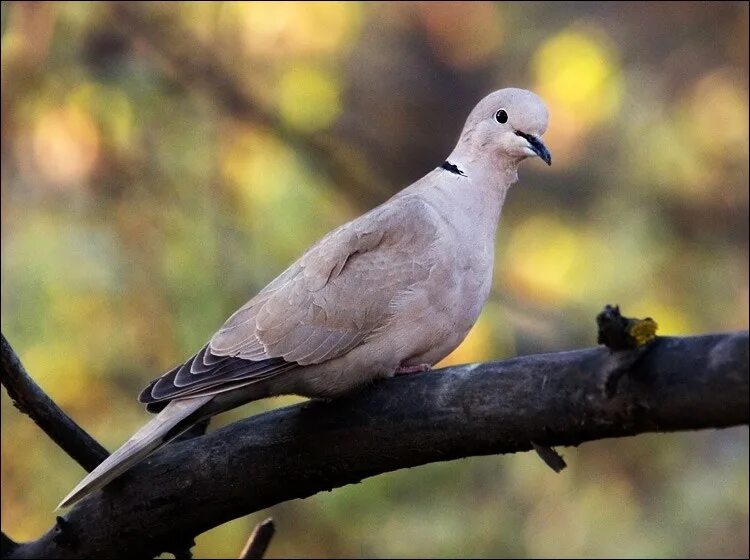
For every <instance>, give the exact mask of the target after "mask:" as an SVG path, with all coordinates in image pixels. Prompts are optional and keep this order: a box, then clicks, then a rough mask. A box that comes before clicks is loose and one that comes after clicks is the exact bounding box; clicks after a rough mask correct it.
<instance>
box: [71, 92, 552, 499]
mask: <svg viewBox="0 0 750 560" xmlns="http://www.w3.org/2000/svg"><path fill="white" fill-rule="evenodd" d="M501 110H502V111H503V113H501V112H500V111H501ZM546 128H547V110H546V108H545V106H544V104H543V103H542V101H541V100H540V99H539V98H538V97H537V96H536V95H534V94H533V93H531V92H529V91H525V90H520V89H513V88H510V89H503V90H499V91H496V92H494V93H492V94H490V95H488V96H487V97H485V98H484V99H483V100H481V101H480V102H479V104H478V105H477V106H476V107H475V108H474V110H473V111H472V112H471V114H470V115H469V117H468V119H467V121H466V125H465V127H464V130H463V132H462V133H461V136H460V139H459V141H458V143H457V145H456V148H455V149H454V150H453V152H452V153H451V155H450V156H449V157H448V160H447V163H446V165H445V166H443V167H438V168H436V169H434V170H433V171H431V172H430V173H428V174H427V175H426V176H424V177H423V178H422V179H420V180H418V181H417V182H415V183H414V184H412V185H411V186H409V187H407V188H405V189H404V190H402V191H401V192H399V193H398V194H396V195H395V196H393V197H392V198H390V199H389V200H388V201H386V202H385V203H383V204H381V205H380V206H378V207H376V208H374V209H373V210H370V211H369V212H367V213H366V214H363V215H362V216H360V217H359V218H356V219H355V220H352V221H351V222H349V223H347V224H344V225H342V226H341V227H339V228H337V229H335V230H333V231H332V232H330V233H329V234H328V235H326V236H325V237H323V238H322V239H321V240H320V241H318V242H317V243H315V244H314V245H313V246H312V247H311V248H310V249H308V250H307V251H306V252H305V253H304V254H303V255H302V257H300V259H299V260H297V261H296V262H295V263H294V264H292V265H291V266H290V267H289V268H288V269H286V270H285V271H284V272H282V273H281V274H280V275H279V276H278V277H277V278H276V279H275V280H273V281H272V282H271V283H270V284H268V286H266V287H265V288H264V289H263V290H261V292H260V293H258V295H256V296H255V297H254V298H252V299H251V300H250V301H249V302H247V303H246V304H245V305H243V306H242V307H241V308H240V309H239V310H238V311H236V312H235V313H234V314H233V315H232V316H231V317H230V318H229V319H228V320H227V321H226V322H225V323H224V325H223V326H222V327H221V328H220V329H219V330H218V332H216V334H214V335H213V337H212V338H211V340H210V341H209V342H208V343H207V344H206V345H205V346H204V347H203V348H202V349H201V350H200V351H199V352H198V353H197V354H196V355H195V356H193V357H192V358H190V359H189V360H188V361H186V362H185V363H184V364H182V365H180V366H178V367H176V368H174V369H172V370H171V371H169V372H167V373H165V374H164V375H163V376H161V377H160V378H158V379H156V380H154V381H153V382H152V383H151V384H149V386H148V387H146V388H145V389H144V390H143V392H142V393H141V395H140V397H139V400H140V401H141V402H143V403H146V405H147V407H148V408H149V410H152V411H158V410H161V412H159V414H158V415H157V416H156V417H155V418H154V419H152V420H151V421H150V422H149V423H148V424H147V425H146V426H144V427H143V428H142V429H141V430H139V431H138V432H137V433H136V434H135V435H134V436H133V437H132V438H131V439H130V440H129V441H128V442H127V443H125V444H124V445H123V446H122V447H121V448H120V449H118V450H117V451H116V452H115V453H113V455H112V456H110V457H109V458H108V459H107V460H106V461H105V462H104V463H102V464H101V465H100V466H99V467H97V468H96V469H95V470H94V471H93V472H91V473H90V474H89V475H88V476H86V478H84V479H83V480H82V481H81V483H80V484H79V485H78V486H76V488H75V489H74V490H73V491H72V492H71V493H70V494H69V495H68V496H67V497H66V498H65V499H64V500H63V501H62V502H61V503H60V506H58V507H65V506H68V505H71V504H72V503H74V502H75V501H77V500H79V499H80V498H81V497H83V496H85V495H86V494H88V493H90V492H92V491H94V490H96V489H98V488H101V487H102V486H104V485H105V484H107V483H108V482H109V481H110V480H112V479H113V478H115V477H117V476H119V475H120V474H122V473H123V472H124V471H126V470H127V469H129V468H130V467H131V466H133V465H134V464H136V463H137V462H138V461H140V460H142V459H143V458H144V457H145V456H147V455H148V454H149V453H150V452H152V451H153V450H154V449H156V448H158V447H159V446H160V445H162V444H164V443H165V442H167V441H169V439H171V438H173V437H175V436H176V435H178V434H179V433H180V432H181V431H184V430H185V429H187V428H188V427H190V426H191V425H192V424H194V423H195V422H197V421H199V420H201V419H203V418H206V417H208V416H211V415H213V414H217V413H218V412H221V411H223V410H227V409H228V408H232V407H234V406H238V405H239V404H242V403H244V402H248V401H250V400H255V399H258V398H263V397H266V396H270V395H279V394H298V395H303V396H308V397H336V396H338V395H341V394H344V393H347V392H349V391H352V390H354V389H356V388H357V387H360V386H362V385H364V384H366V383H369V382H371V381H373V380H375V379H378V378H384V377H390V376H392V375H394V374H395V373H396V372H397V371H398V370H400V369H402V370H405V371H409V370H410V369H414V368H418V367H420V366H431V365H433V364H435V363H436V362H438V361H439V360H441V359H442V358H443V357H445V356H447V355H448V354H449V353H450V352H451V351H452V350H454V349H455V348H456V347H457V346H458V345H459V344H460V343H461V341H462V340H463V339H464V337H465V336H466V334H467V333H468V332H469V330H470V329H471V327H472V326H473V324H474V322H475V321H476V319H477V317H478V316H479V313H480V311H481V309H482V306H483V305H484V302H485V300H486V299H487V296H488V294H489V291H490V286H491V283H492V269H493V261H494V253H495V251H494V240H495V232H496V229H497V224H498V220H499V217H500V212H501V209H502V206H503V202H504V200H505V195H506V193H507V191H508V188H509V187H510V185H511V184H512V183H513V182H515V181H516V180H517V174H516V170H517V167H518V164H519V163H520V162H521V161H522V160H523V159H526V158H528V157H533V156H539V157H541V158H542V159H543V160H544V161H546V162H547V163H550V155H549V152H548V151H547V149H546V148H545V147H544V144H542V142H541V140H540V136H541V135H542V134H543V133H544V132H545V130H546Z"/></svg>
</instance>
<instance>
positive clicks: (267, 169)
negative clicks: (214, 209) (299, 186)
mask: <svg viewBox="0 0 750 560" xmlns="http://www.w3.org/2000/svg"><path fill="white" fill-rule="evenodd" d="M225 142H226V144H225V146H224V148H223V150H222V154H221V168H222V171H223V173H224V176H225V177H227V179H228V180H229V181H230V182H231V183H232V185H233V186H234V188H235V193H236V194H237V197H238V201H239V202H240V203H241V205H242V206H243V207H244V210H245V211H246V212H248V213H250V214H251V217H252V219H249V220H243V221H246V222H247V224H248V226H250V227H253V228H255V229H261V228H262V227H263V225H264V224H265V223H266V221H265V220H266V218H270V217H269V215H268V212H267V209H268V208H269V206H271V205H272V204H273V202H274V201H275V200H276V199H278V198H279V197H280V196H281V195H282V191H283V189H284V185H285V184H286V183H287V182H288V181H287V179H288V178H289V176H290V173H292V172H294V171H293V170H294V169H295V166H296V163H295V158H294V153H293V152H292V151H291V150H290V149H289V148H288V147H287V146H285V145H284V144H283V143H281V142H280V141H279V140H278V139H277V138H276V137H275V136H273V135H272V134H270V133H268V132H265V131H262V130H259V129H254V128H249V127H239V128H237V129H236V130H232V131H228V133H227V134H226V137H225Z"/></svg>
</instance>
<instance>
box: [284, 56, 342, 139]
mask: <svg viewBox="0 0 750 560" xmlns="http://www.w3.org/2000/svg"><path fill="white" fill-rule="evenodd" d="M278 104H279V113H280V115H281V118H282V119H283V120H284V122H286V123H287V124H288V125H289V126H291V127H293V128H296V129H298V130H301V131H304V132H313V131H316V130H320V129H324V128H327V127H328V126H330V125H331V124H332V123H333V122H334V121H335V120H336V118H337V117H338V116H339V114H340V113H341V101H340V99H339V80H338V79H337V78H336V77H335V76H334V75H332V74H330V73H328V72H324V71H322V70H319V69H316V68H312V67H295V68H292V69H290V70H287V71H286V72H285V73H284V75H283V76H282V77H281V82H280V84H279V92H278Z"/></svg>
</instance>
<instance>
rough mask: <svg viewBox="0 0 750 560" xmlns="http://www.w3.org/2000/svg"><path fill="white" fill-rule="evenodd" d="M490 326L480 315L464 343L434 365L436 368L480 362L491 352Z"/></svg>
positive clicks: (484, 316)
mask: <svg viewBox="0 0 750 560" xmlns="http://www.w3.org/2000/svg"><path fill="white" fill-rule="evenodd" d="M491 334H492V331H491V325H490V323H489V320H488V318H487V316H486V315H482V316H481V317H480V318H479V319H478V320H477V322H476V324H475V325H474V326H473V327H472V329H471V330H470V331H469V334H467V335H466V338H465V339H464V341H463V342H462V343H461V344H459V346H458V348H456V349H455V350H454V351H453V352H451V353H450V354H449V355H448V356H446V357H445V358H443V359H442V360H441V361H440V362H438V363H437V365H435V367H436V368H441V367H448V366H454V365H460V364H471V363H474V362H481V361H483V360H485V359H486V358H487V357H488V356H490V354H491V352H492V337H491Z"/></svg>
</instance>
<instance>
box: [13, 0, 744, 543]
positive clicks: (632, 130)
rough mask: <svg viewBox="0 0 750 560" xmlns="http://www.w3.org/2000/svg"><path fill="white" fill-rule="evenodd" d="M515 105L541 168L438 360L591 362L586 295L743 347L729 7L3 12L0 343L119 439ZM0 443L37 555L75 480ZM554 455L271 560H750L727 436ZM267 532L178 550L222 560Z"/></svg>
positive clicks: (424, 473) (226, 536) (345, 525)
mask: <svg viewBox="0 0 750 560" xmlns="http://www.w3.org/2000/svg"><path fill="white" fill-rule="evenodd" d="M507 85H514V86H520V87H527V88H529V89H532V90H534V91H536V92H538V93H539V94H540V95H541V96H542V97H543V98H544V99H545V101H546V102H547V103H548V106H549V109H550V113H551V122H550V128H549V131H548V133H547V135H546V136H545V141H546V142H547V144H548V146H549V147H550V149H551V151H552V153H553V157H554V165H553V167H552V168H551V169H547V168H546V167H545V166H543V165H541V164H539V162H529V163H527V164H525V165H524V167H523V169H522V170H521V180H520V182H519V184H518V185H516V186H515V187H514V188H513V190H512V191H511V193H510V196H509V199H508V202H507V204H506V208H505V210H504V215H503V220H502V223H501V228H500V233H499V239H498V244H497V263H496V273H495V286H494V290H493V293H492V295H491V298H490V301H489V302H488V304H487V306H486V308H485V311H484V312H483V314H482V316H481V318H480V320H479V322H478V323H477V325H476V326H475V328H474V330H473V331H472V332H471V333H470V335H469V337H468V338H467V340H466V341H465V342H464V344H463V345H462V346H461V347H460V348H459V349H457V350H456V352H455V353H454V354H453V355H452V356H450V357H449V358H448V359H447V360H446V362H445V363H462V362H469V361H480V360H488V359H498V358H505V357H509V356H513V355H516V354H525V353H531V352H543V351H556V350H563V349H567V348H573V347H578V346H584V345H590V344H593V343H594V342H595V327H594V324H593V318H594V316H595V314H596V312H597V311H598V310H599V309H600V308H601V307H602V305H603V304H604V303H619V304H620V305H621V306H622V308H623V310H624V312H625V313H626V314H628V315H631V316H632V315H635V316H645V315H650V316H652V317H654V318H655V319H656V320H657V321H658V323H659V325H660V334H688V333H703V332H709V331H718V330H730V329H746V328H748V6H747V4H746V3H721V4H719V3H714V4H706V3H677V2H675V3H656V4H641V3H597V4H586V3H508V4H492V3H481V2H478V3H428V2H426V3H372V4H359V3H318V2H300V3H295V2H292V3H263V2H261V3H235V2H220V3H184V4H183V3H177V4H172V3H163V4H162V3H148V4H137V3H124V4H110V3H96V4H95V3H85V2H66V3H59V4H57V3H28V4H27V3H22V2H3V3H2V223H3V229H2V255H3V259H2V329H3V332H4V334H5V335H6V336H7V337H8V339H9V340H10V341H11V343H12V344H13V345H14V346H15V348H16V350H17V351H18V352H19V354H20V356H21V358H22V359H23V361H24V363H25V365H26V367H27V369H28V370H29V371H30V372H31V373H32V375H33V376H34V377H35V378H36V380H37V381H38V382H39V383H40V384H41V385H42V386H43V387H44V388H45V390H47V391H48V392H49V394H50V395H51V396H52V397H53V398H54V399H55V400H56V401H57V402H58V403H59V404H60V405H61V406H62V407H63V408H65V409H66V410H67V411H68V412H69V413H70V414H71V415H72V416H73V417H74V418H76V419H77V420H78V421H79V422H80V423H81V424H82V425H83V426H84V427H85V428H86V429H87V430H89V431H90V432H91V433H92V434H93V435H94V436H95V437H96V438H97V439H99V441H101V442H102V443H103V444H104V445H106V446H108V447H109V448H114V447H116V446H117V445H119V444H120V443H121V442H122V441H123V440H124V439H125V438H126V437H127V436H128V435H129V434H130V433H132V431H133V430H134V429H135V428H136V427H138V425H140V424H141V423H142V422H144V420H145V419H146V417H147V415H146V413H145V412H144V411H142V410H141V408H140V407H139V406H138V405H137V404H136V403H135V402H134V397H135V395H136V394H137V392H138V391H139V390H140V388H141V387H142V386H143V385H144V384H145V383H146V382H148V381H149V380H150V379H151V378H152V377H154V376H155V375H157V374H159V373H160V372H161V371H163V370H165V369H166V368H168V367H170V366H172V365H173V364H174V363H175V362H177V361H179V360H181V359H183V358H185V357H187V356H188V355H189V354H191V353H192V352H194V351H195V350H196V349H197V348H198V347H199V346H200V345H201V344H202V343H203V342H205V340H206V339H207V338H208V337H209V336H210V334H211V333H212V332H213V331H214V329H216V328H217V327H218V326H219V325H220V324H221V323H222V322H223V320H224V319H225V318H226V317H227V316H228V315H229V314H230V313H231V312H232V311H233V310H234V309H236V308H237V307H238V306H239V305H240V304H242V303H243V302H244V301H245V300H246V299H248V298H249V297H250V296H252V295H253V294H254V293H256V291H257V290H259V289H260V288H261V287H262V286H263V285H264V284H265V283H266V282H267V281H269V280H270V279H271V278H273V277H274V276H275V275H276V274H277V273H279V272H280V271H281V270H283V268H285V267H286V266H287V265H288V264H289V262H290V261H291V260H293V259H294V258H296V257H297V256H298V255H299V254H300V253H301V252H302V251H303V250H304V249H305V248H306V247H307V246H308V245H309V244H310V243H312V242H314V241H315V240H316V239H318V238H319V237H320V236H321V235H323V234H324V233H325V232H326V231H328V230H330V229H332V228H333V227H335V226H337V225H339V224H341V223H343V222H344V221H346V220H348V219H350V218H352V217H354V216H356V215H357V214H359V213H360V212H362V211H364V210H366V209H368V208H370V207H372V206H373V205H375V204H377V203H379V202H381V201H383V200H385V198H387V196H388V195H389V194H391V193H393V192H395V191H397V190H398V189H400V188H401V187H403V186H405V185H406V184H408V183H409V182H411V181H412V180H414V179H416V178H417V177H419V176H420V175H422V174H423V173H425V172H426V171H428V170H429V169H430V168H432V167H434V166H435V165H437V164H439V163H441V161H442V158H444V157H445V155H446V154H447V153H448V152H449V150H450V148H451V147H452V145H453V142H455V139H456V138H457V135H458V132H459V131H460V128H461V125H462V124H463V120H464V118H465V117H466V115H467V113H468V110H469V109H470V108H471V107H472V106H473V104H474V103H475V102H476V101H477V100H478V99H479V98H480V97H481V96H483V95H484V94H486V93H487V92H489V91H491V90H492V89H496V88H498V87H502V86H507ZM293 401H294V399H293V398H280V399H274V400H271V401H267V402H263V403H253V404H252V405H248V406H246V407H243V408H242V409H241V410H239V411H236V412H234V413H229V414H226V415H224V417H222V418H221V419H219V420H218V421H217V422H216V425H220V424H223V423H226V422H229V421H231V420H232V419H235V418H238V417H240V416H242V415H246V414H250V413H255V412H259V411H261V410H263V409H266V408H268V407H274V406H279V405H280V404H283V403H287V402H293ZM2 422H3V428H2V429H3V438H2V514H3V516H2V517H3V529H4V530H5V531H6V532H8V533H9V534H10V535H11V536H12V537H13V538H16V539H21V540H22V539H29V538H34V537H36V536H38V535H39V534H40V533H41V532H42V531H44V530H46V529H47V528H48V526H49V525H50V523H51V520H52V517H51V514H50V511H51V510H52V508H53V507H54V505H55V504H56V503H57V501H59V499H60V497H61V496H63V495H64V494H65V493H66V492H67V491H68V490H69V489H70V487H71V486H72V485H73V484H74V483H75V482H77V480H78V479H79V478H80V476H81V475H82V471H81V469H80V468H79V467H78V466H77V465H76V464H75V463H74V462H73V461H71V460H70V459H69V458H67V457H65V456H64V454H63V453H62V452H61V451H59V450H58V449H57V448H56V447H55V446H54V445H53V444H52V443H50V442H49V441H48V440H47V439H46V438H45V437H44V436H43V435H42V434H41V433H40V432H39V431H38V429H37V428H36V427H35V426H34V425H33V424H32V423H31V422H30V421H29V420H28V419H27V418H25V417H22V416H21V415H19V414H18V412H17V411H16V410H14V409H13V407H12V406H11V405H10V403H9V401H8V399H7V395H5V393H3V397H2ZM564 453H565V456H566V460H567V461H568V463H569V466H570V467H569V469H568V470H566V471H564V472H563V473H562V474H561V475H555V474H554V473H552V472H551V471H550V470H549V469H547V467H545V466H544V465H543V464H542V463H541V462H540V461H539V460H538V459H537V458H536V457H534V456H533V455H531V454H525V455H523V456H505V457H484V458H472V459H467V460H463V461H456V462H451V463H445V464H435V465H430V466H426V467H421V468H417V469H410V470H407V471H400V472H396V473H392V474H389V475H384V476H380V477H377V478H374V479H370V480H367V481H365V482H363V483H362V484H359V485H356V486H350V487H346V488H343V489H338V490H336V491H334V492H331V493H325V494H321V495H318V496H315V497H313V498H310V499H308V500H305V501H296V502H292V503H288V504H282V505H280V506H278V507H275V508H273V510H272V512H271V513H272V514H273V516H274V517H275V518H276V521H277V526H278V533H277V537H276V539H275V541H274V543H273V544H272V546H271V548H270V551H269V553H270V556H298V557H299V556H302V557H310V556H440V557H456V556H516V555H525V556H557V557H559V556H578V555H596V556H604V557H607V556H646V557H648V556H651V557H665V556H713V555H719V556H747V554H748V443H747V429H745V428H742V429H734V430H725V431H721V432H704V433H694V434H678V435H668V436H657V435H654V436H640V437H637V438H634V439H628V440H621V441H611V442H610V441H603V442H597V443H591V444H586V445H585V446H583V447H581V448H579V449H575V450H568V451H565V452H564ZM248 476H252V473H248ZM279 476H283V473H279ZM266 514H267V512H264V513H259V514H257V515H253V516H250V517H248V518H243V519H239V520H236V521H234V522H231V523H228V524H226V525H224V526H222V527H219V528H217V529H215V530H213V531H210V532H208V533H206V534H205V535H203V536H201V537H200V538H199V539H198V546H197V549H196V555H197V556H198V557H216V556H224V557H233V556H236V555H237V553H238V552H239V550H240V549H241V547H242V544H243V542H244V539H245V538H246V536H247V534H248V533H249V530H250V528H251V527H252V525H254V523H255V522H257V521H258V520H260V519H261V518H262V517H264V516H265V515H266ZM165 522H168V521H165Z"/></svg>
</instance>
